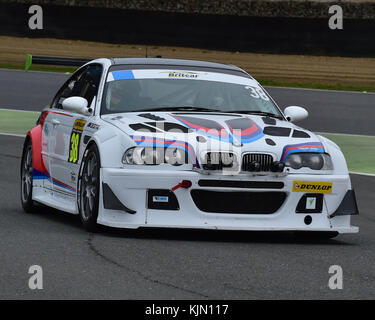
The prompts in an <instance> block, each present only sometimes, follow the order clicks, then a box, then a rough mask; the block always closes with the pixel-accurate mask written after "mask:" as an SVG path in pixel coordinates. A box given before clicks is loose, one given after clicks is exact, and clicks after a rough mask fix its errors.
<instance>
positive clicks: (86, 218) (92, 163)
mask: <svg viewBox="0 0 375 320" xmlns="http://www.w3.org/2000/svg"><path fill="white" fill-rule="evenodd" d="M85 154H86V155H85V160H84V163H83V168H82V174H81V177H80V190H79V191H80V195H79V208H80V210H79V215H80V217H81V221H82V225H83V227H84V228H85V229H86V230H87V231H89V232H95V231H97V230H98V224H97V220H98V213H99V193H100V157H99V150H98V148H97V146H96V145H95V144H92V145H91V146H90V147H89V148H88V149H87V151H86V152H85Z"/></svg>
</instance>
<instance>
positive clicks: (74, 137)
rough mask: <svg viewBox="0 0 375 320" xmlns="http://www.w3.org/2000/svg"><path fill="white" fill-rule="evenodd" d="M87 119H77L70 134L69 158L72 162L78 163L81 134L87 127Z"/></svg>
mask: <svg viewBox="0 0 375 320" xmlns="http://www.w3.org/2000/svg"><path fill="white" fill-rule="evenodd" d="M85 124H86V121H85V120H80V119H77V120H76V121H75V122H74V125H73V130H72V134H71V135H70V144H69V159H68V161H69V162H71V163H77V161H78V159H79V146H80V142H81V136H82V131H83V128H84V127H85Z"/></svg>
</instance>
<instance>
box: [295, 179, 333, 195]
mask: <svg viewBox="0 0 375 320" xmlns="http://www.w3.org/2000/svg"><path fill="white" fill-rule="evenodd" d="M332 186H333V183H332V182H316V181H293V192H311V193H332Z"/></svg>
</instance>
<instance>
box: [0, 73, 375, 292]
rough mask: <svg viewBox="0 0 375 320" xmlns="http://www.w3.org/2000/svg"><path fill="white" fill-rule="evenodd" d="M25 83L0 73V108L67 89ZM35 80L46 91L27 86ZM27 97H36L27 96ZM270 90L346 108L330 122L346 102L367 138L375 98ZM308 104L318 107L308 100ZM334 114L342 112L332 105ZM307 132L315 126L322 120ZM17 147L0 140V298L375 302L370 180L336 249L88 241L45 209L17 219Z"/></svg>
mask: <svg viewBox="0 0 375 320" xmlns="http://www.w3.org/2000/svg"><path fill="white" fill-rule="evenodd" d="M4 76H7V77H10V78H12V77H13V78H12V79H13V80H14V82H13V83H12V85H8V87H4V83H7V82H8V81H9V82H10V80H9V78H8V79H4ZM24 76H25V74H24V73H21V72H7V71H5V73H4V72H3V71H1V72H0V103H1V105H0V107H12V108H14V107H18V108H19V109H30V110H39V109H40V107H39V105H40V103H42V102H41V101H44V100H45V98H44V97H48V96H51V95H53V92H54V91H55V89H56V87H58V86H59V84H60V83H62V82H63V81H64V76H62V75H57V74H53V75H50V74H46V73H29V74H28V75H26V78H27V79H26V80H25V81H24V80H22V79H21V78H23V77H24ZM35 77H36V78H37V79H38V81H41V82H43V84H44V85H43V87H42V85H41V83H39V86H36V85H35V84H34V83H33V81H35V79H34V78H35ZM17 79H18V80H17ZM42 79H43V81H42ZM36 88H37V89H36ZM7 90H8V94H7ZM30 90H31V91H35V92H34V93H33V95H32V96H29V95H28V92H30ZM271 90H275V92H274V96H275V97H276V95H278V94H279V95H280V98H279V101H282V100H283V99H284V102H285V101H287V100H288V99H291V98H293V97H291V96H290V94H291V93H293V92H294V93H295V99H301V100H302V99H303V97H305V98H306V102H307V103H308V104H310V105H311V106H312V105H314V106H315V105H319V103H318V101H319V95H322V97H323V98H322V99H324V98H325V97H326V96H330V95H333V96H332V98H331V101H333V100H335V101H336V99H334V97H335V96H336V98H337V101H339V100H340V101H343V103H344V102H346V104H345V105H346V107H345V108H344V107H343V109H342V112H336V113H331V115H332V117H345V113H346V112H348V113H349V111H345V110H346V109H347V108H349V107H350V102H348V100H349V97H350V98H351V99H352V103H353V104H356V105H363V109H364V110H366V112H367V117H366V118H365V119H364V120H367V121H365V124H363V125H361V126H360V128H358V131H353V130H351V131H350V133H358V134H372V133H371V132H370V131H366V128H367V129H371V123H368V122H371V119H370V114H371V112H373V111H371V108H372V106H373V104H372V105H371V104H369V103H368V102H366V103H364V102H363V101H362V99H370V100H371V99H374V98H372V97H373V96H372V95H366V94H363V95H362V94H359V93H334V92H323V91H309V90H295V91H293V90H291V89H276V88H275V89H271ZM271 90H270V91H271ZM8 95H9V96H12V95H13V100H12V99H10V100H6V99H8V98H7V97H8ZM311 96H315V99H316V100H314V99H311V100H308V97H311ZM342 96H344V97H342ZM25 97H26V99H25ZM276 99H278V98H276ZM356 100H357V102H356ZM12 101H13V103H12V104H10V105H9V102H12ZM314 101H315V102H314ZM314 103H316V104H314ZM44 104H45V102H44ZM288 104H291V103H288ZM295 104H297V103H295ZM305 105H306V104H305ZM314 108H315V107H314ZM318 108H319V107H318ZM335 108H340V106H339V104H337V105H336V106H335ZM320 116H321V115H320ZM354 118H355V119H357V117H354ZM311 125H317V126H318V125H319V121H317V122H316V123H314V122H311ZM341 125H342V124H341V123H340V121H331V128H330V129H329V130H328V128H327V129H324V126H323V124H322V127H321V128H320V129H316V128H314V130H319V131H331V132H335V130H337V131H336V132H343V131H342V130H341V129H344V128H345V126H343V127H340V126H341ZM361 130H363V132H362V131H361ZM22 143H23V139H22V138H20V137H10V136H1V135H0V146H1V148H0V166H1V168H2V171H1V174H0V237H1V241H0V252H1V262H0V299H47V298H52V299H101V298H108V299H374V298H375V269H374V268H373V265H374V263H375V254H374V252H375V233H374V230H375V213H374V205H373V195H374V193H375V184H374V178H373V177H367V176H357V175H353V176H352V183H353V186H354V188H355V189H356V193H357V198H358V204H359V209H360V216H355V217H353V220H352V224H353V225H357V226H359V227H360V233H359V234H353V235H341V236H338V237H337V238H335V239H333V240H327V241H322V242H320V241H304V242H303V241H297V240H296V239H295V238H294V237H293V236H292V235H290V234H289V233H259V232H257V233H254V232H218V231H214V232H212V231H211V232H208V231H189V230H186V231H175V230H160V229H157V230H136V231H124V230H116V229H109V228H104V229H103V230H102V232H100V233H98V234H88V233H87V232H85V231H84V230H83V229H82V228H81V226H80V222H79V219H78V218H77V217H76V216H72V215H69V214H65V213H61V212H57V211H55V210H51V209H47V208H42V209H41V210H40V211H39V212H38V213H36V214H32V215H30V214H25V213H24V212H23V211H22V208H21V205H20V200H19V198H20V194H19V180H20V179H19V163H20V156H21V149H22ZM31 265H40V266H42V268H43V272H44V283H43V284H44V289H43V290H34V291H33V290H30V289H29V288H28V279H29V277H30V275H29V274H28V269H29V267H30V266H31ZM331 265H340V266H341V267H342V268H343V275H344V288H343V290H331V289H329V288H328V280H329V277H330V274H329V273H328V269H329V267H330V266H331Z"/></svg>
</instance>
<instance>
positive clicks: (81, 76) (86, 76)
mask: <svg viewBox="0 0 375 320" xmlns="http://www.w3.org/2000/svg"><path fill="white" fill-rule="evenodd" d="M102 72H103V67H102V66H101V65H98V64H92V65H88V66H87V67H85V68H83V69H81V70H79V71H78V72H77V73H75V74H74V75H73V76H72V77H71V78H70V79H69V80H68V81H67V82H65V84H64V85H63V86H62V88H61V89H60V90H59V92H58V93H57V95H56V96H55V98H54V100H53V102H52V105H51V107H52V108H58V109H62V103H63V101H64V100H65V99H66V98H69V97H73V96H79V97H83V98H85V99H86V100H87V101H88V105H90V104H91V102H92V100H93V98H94V97H95V96H96V95H97V93H98V88H99V83H100V78H101V75H102Z"/></svg>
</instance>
